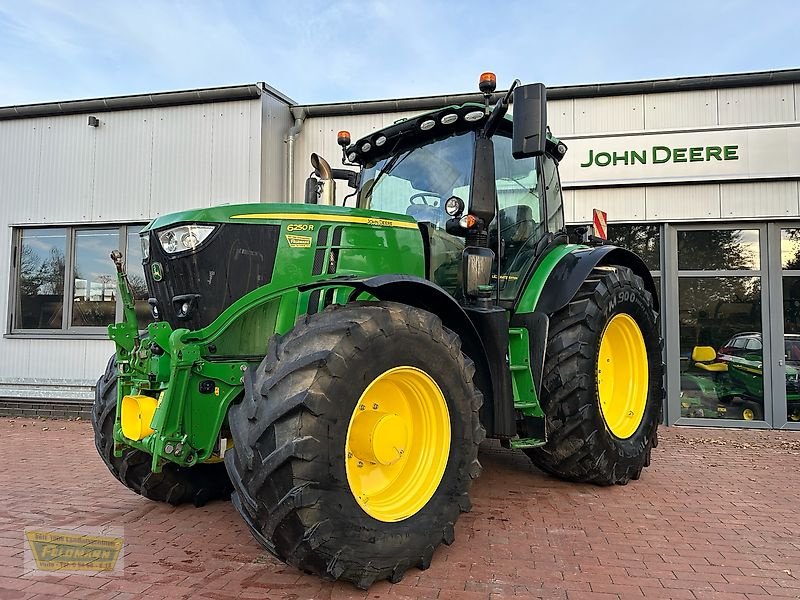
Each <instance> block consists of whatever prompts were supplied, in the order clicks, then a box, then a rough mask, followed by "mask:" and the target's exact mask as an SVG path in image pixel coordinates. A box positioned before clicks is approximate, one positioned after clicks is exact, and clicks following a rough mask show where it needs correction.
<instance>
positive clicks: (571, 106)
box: [547, 99, 575, 137]
mask: <svg viewBox="0 0 800 600" xmlns="http://www.w3.org/2000/svg"><path fill="white" fill-rule="evenodd" d="M547 124H548V125H549V126H550V131H552V132H553V135H554V136H556V137H560V136H562V135H568V134H570V133H575V101H574V100H572V99H569V100H551V101H550V102H548V103H547Z"/></svg>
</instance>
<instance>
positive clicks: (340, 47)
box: [0, 0, 800, 106]
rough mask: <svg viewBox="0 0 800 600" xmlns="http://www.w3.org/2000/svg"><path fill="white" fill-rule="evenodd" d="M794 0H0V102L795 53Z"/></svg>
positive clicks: (352, 86) (620, 73)
mask: <svg viewBox="0 0 800 600" xmlns="http://www.w3.org/2000/svg"><path fill="white" fill-rule="evenodd" d="M798 30H800V2H798V1H797V0H761V1H759V2H753V0H746V1H745V0H718V1H716V2H711V1H704V0H693V1H685V0H668V1H666V2H662V3H658V4H657V3H655V2H650V1H647V0H640V1H630V0H628V1H624V0H620V1H612V0H606V1H605V2H598V1H583V2H581V1H576V0H548V1H540V0H527V1H526V0H520V1H503V0H494V1H483V2H476V1H474V0H460V1H450V2H445V1H437V0H427V1H424V0H408V1H404V0H360V1H359V0H356V1H353V0H343V1H337V0H328V1H321V0H283V1H282V2H275V1H271V0H263V1H256V0H251V1H244V0H226V1H216V0H194V1H189V0H162V1H153V0H136V2H131V1H128V2H122V1H118V0H81V1H76V0H0V106H8V105H15V104H29V103H35V102H46V101H54V100H70V99H78V98H95V97H103V96H116V95H125V94H136V93H147V92H158V91H167V90H177V89H194V88H202V87H213V86H220V85H236V84H242V83H254V82H257V81H265V82H267V83H268V84H269V85H271V86H273V87H275V88H277V89H278V90H280V91H281V92H283V93H284V94H286V95H287V96H289V97H290V98H292V99H294V100H295V101H297V102H299V103H301V104H309V103H324V102H340V101H348V100H370V99H378V98H398V97H408V96H422V95H433V94H444V93H459V92H469V91H475V90H476V89H477V80H478V76H479V75H480V73H481V72H483V71H494V72H495V73H497V76H498V86H499V88H501V89H502V88H504V87H507V86H508V84H509V83H510V82H511V81H512V80H513V79H514V78H519V79H521V80H522V82H523V83H530V82H534V81H541V82H543V83H545V84H546V85H568V84H580V83H600V82H613V81H629V80H637V79H653V78H660V77H674V76H688V75H708V74H719V73H731V72H743V71H760V70H773V69H782V68H792V67H800V42H798Z"/></svg>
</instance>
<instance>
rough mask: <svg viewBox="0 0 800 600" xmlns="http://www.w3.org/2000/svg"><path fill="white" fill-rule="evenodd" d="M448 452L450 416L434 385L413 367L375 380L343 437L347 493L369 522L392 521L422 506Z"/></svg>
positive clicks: (438, 478)
mask: <svg viewBox="0 0 800 600" xmlns="http://www.w3.org/2000/svg"><path fill="white" fill-rule="evenodd" d="M449 454H450V414H449V412H448V410H447V402H446V401H445V398H444V394H442V390H441V389H439V386H438V385H437V384H436V382H435V381H434V380H433V378H431V376H430V375H428V374H427V373H425V372H424V371H422V370H420V369H417V368H415V367H395V368H394V369H389V370H388V371H386V372H385V373H383V374H381V375H379V376H378V377H376V378H375V380H374V381H372V383H370V384H369V385H368V386H367V389H366V390H364V393H363V394H361V398H359V400H358V403H357V404H356V407H355V410H353V415H352V416H351V417H350V424H349V425H348V427H347V437H346V438H345V469H346V471H347V483H348V484H349V485H350V491H351V492H352V493H353V496H354V497H355V499H356V502H358V504H359V506H361V508H363V509H364V511H365V512H366V513H367V514H368V515H369V516H371V517H373V518H374V519H377V520H379V521H385V522H389V523H391V522H396V521H402V520H403V519H407V518H408V517H410V516H412V515H414V514H416V513H417V512H418V511H419V510H421V509H422V507H423V506H425V505H426V504H427V503H428V500H430V499H431V497H432V496H433V494H434V492H436V489H437V488H438V487H439V483H440V482H441V480H442V476H443V475H444V470H445V467H446V466H447V458H448V456H449Z"/></svg>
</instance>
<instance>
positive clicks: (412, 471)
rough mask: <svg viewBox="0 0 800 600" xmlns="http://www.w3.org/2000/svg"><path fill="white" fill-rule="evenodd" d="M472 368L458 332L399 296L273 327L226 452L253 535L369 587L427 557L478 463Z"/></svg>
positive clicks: (449, 529) (235, 410) (233, 417)
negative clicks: (280, 329)
mask: <svg viewBox="0 0 800 600" xmlns="http://www.w3.org/2000/svg"><path fill="white" fill-rule="evenodd" d="M473 373H474V366H473V364H472V362H471V361H470V360H469V359H468V358H467V357H466V356H465V355H464V354H462V352H461V342H460V339H459V338H458V336H457V335H456V334H454V333H453V332H452V331H449V330H448V329H446V328H444V327H443V326H442V323H441V321H440V320H439V318H438V317H436V316H435V315H433V314H431V313H428V312H425V311H422V310H418V309H415V308H413V307H409V306H405V305H400V304H394V303H384V302H360V303H353V304H348V305H346V306H330V307H328V308H327V309H326V310H325V311H323V312H322V313H319V314H315V315H313V316H309V317H306V318H305V319H304V320H303V321H301V322H300V323H299V324H298V325H297V326H296V327H295V328H294V329H293V330H292V331H291V332H289V333H288V334H287V335H285V336H283V337H278V336H276V337H275V338H273V339H272V340H271V342H270V345H269V353H268V354H267V356H266V358H265V359H264V360H263V362H262V363H261V364H260V365H259V367H258V368H256V369H252V370H248V372H247V373H246V374H245V393H244V398H243V400H242V402H241V403H239V404H235V405H233V406H232V407H231V409H230V411H229V424H230V428H231V433H232V435H233V439H234V448H233V449H232V450H229V451H228V452H227V453H226V455H225V464H226V466H227V467H228V472H229V474H230V477H231V480H232V481H233V483H234V487H235V492H234V494H233V503H234V505H235V506H236V508H237V510H238V511H239V512H240V513H241V515H242V517H243V518H244V520H245V521H246V523H247V525H248V526H249V527H250V530H251V531H252V533H253V535H254V536H255V537H256V539H257V540H258V541H259V542H260V543H261V544H262V545H263V546H264V547H265V548H266V549H267V550H269V551H270V552H271V553H272V554H274V555H275V556H276V557H278V558H279V559H281V560H283V561H285V562H287V563H288V564H290V565H293V566H295V567H298V568H300V569H302V570H303V571H306V572H310V573H315V574H317V575H321V576H322V577H325V578H328V579H343V580H347V581H351V582H353V583H355V584H356V585H357V586H358V587H360V588H362V589H366V588H368V587H369V586H370V585H371V584H372V583H373V582H374V581H377V580H382V579H390V580H391V581H393V582H396V581H399V580H400V579H401V578H402V577H403V574H404V573H405V571H406V569H408V568H409V567H419V568H421V569H425V568H427V567H428V566H429V565H430V561H431V557H432V555H433V551H434V549H435V548H436V547H437V546H438V545H439V544H441V543H442V542H444V543H445V544H450V543H452V541H453V539H454V529H453V526H454V524H455V522H456V520H457V519H458V516H459V513H461V512H464V511H467V510H469V509H470V502H469V496H468V492H469V488H470V485H471V480H472V478H474V477H477V476H478V474H479V472H480V465H479V463H478V460H477V452H478V444H479V443H480V441H481V440H482V439H483V437H484V431H483V428H482V427H481V425H480V422H479V420H478V409H479V408H480V406H481V404H482V401H483V398H482V396H481V393H480V392H479V391H478V389H477V388H476V387H475V386H474V385H473V382H472V377H473Z"/></svg>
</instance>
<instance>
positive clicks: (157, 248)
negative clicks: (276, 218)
mask: <svg viewBox="0 0 800 600" xmlns="http://www.w3.org/2000/svg"><path fill="white" fill-rule="evenodd" d="M173 226H174V225H171V226H170V227H173ZM279 235H280V225H252V224H243V223H223V224H220V225H219V227H218V229H217V230H216V231H215V232H214V233H213V234H212V235H211V237H210V238H209V239H208V240H206V242H205V243H204V244H202V245H201V246H200V247H199V248H198V249H197V250H195V251H191V252H183V253H179V254H176V255H169V254H167V253H166V252H164V250H163V248H161V244H160V243H159V241H158V234H157V232H155V235H151V236H150V259H149V261H147V262H145V263H144V271H145V276H146V278H147V288H148V290H150V296H151V297H152V298H153V301H154V302H155V304H156V306H157V307H158V312H159V316H160V320H162V321H167V322H168V323H169V324H170V325H171V326H172V327H173V328H178V327H185V328H187V329H200V328H202V327H205V326H207V325H209V324H210V323H211V322H212V321H214V319H216V318H217V317H218V316H219V315H220V313H221V312H222V311H223V310H225V309H226V308H228V307H229V306H230V305H231V304H233V303H234V302H235V301H236V300H238V299H239V298H241V297H242V296H244V295H245V294H247V293H248V292H251V291H253V290H254V289H256V288H259V287H261V286H262V285H266V284H267V283H269V282H270V281H271V280H272V273H273V270H274V267H275V255H276V253H277V249H278V238H279ZM155 262H158V263H160V265H161V271H162V273H163V274H162V277H161V280H160V281H155V280H154V279H153V263H155ZM156 270H158V269H156ZM192 295H196V296H197V298H196V301H195V305H194V308H193V310H192V311H191V313H190V314H189V318H181V317H179V316H178V313H177V311H176V307H175V306H174V305H173V304H174V303H173V299H174V298H176V297H179V296H192Z"/></svg>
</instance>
